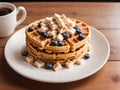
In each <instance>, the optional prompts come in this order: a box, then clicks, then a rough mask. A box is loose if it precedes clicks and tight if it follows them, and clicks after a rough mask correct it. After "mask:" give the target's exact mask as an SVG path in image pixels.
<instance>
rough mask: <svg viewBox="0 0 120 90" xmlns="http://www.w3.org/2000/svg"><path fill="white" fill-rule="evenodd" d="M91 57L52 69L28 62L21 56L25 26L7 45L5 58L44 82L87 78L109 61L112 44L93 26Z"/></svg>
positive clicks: (24, 73) (22, 70) (23, 72)
mask: <svg viewBox="0 0 120 90" xmlns="http://www.w3.org/2000/svg"><path fill="white" fill-rule="evenodd" d="M90 45H91V51H90V55H91V58H90V59H88V60H85V62H84V64H82V65H75V66H74V67H73V68H72V69H62V70H60V71H57V72H54V71H52V70H46V69H42V68H40V69H38V68H35V67H34V66H32V65H30V64H28V63H26V62H25V61H24V60H23V57H22V56H21V52H22V50H23V48H24V47H25V28H22V29H20V30H19V31H17V32H16V33H15V34H14V35H13V36H12V37H11V38H10V39H9V40H8V42H7V44H6V46H5V52H4V53H5V58H6V61H7V63H8V64H9V65H10V67H11V68H12V69H13V70H15V71H16V72H17V73H19V74H20V75H22V76H24V77H27V78H30V79H33V80H37V81H42V82H49V83H65V82H72V81H77V80H80V79H83V78H86V77H88V76H90V75H92V74H94V73H96V72H97V71H98V70H100V69H101V68H102V67H103V65H104V64H105V63H106V62H107V60H108V58H109V54H110V46H109V43H108V41H107V39H106V38H105V36H104V35H103V34H102V33H101V32H99V31H98V30H96V29H95V28H93V27H91V40H90Z"/></svg>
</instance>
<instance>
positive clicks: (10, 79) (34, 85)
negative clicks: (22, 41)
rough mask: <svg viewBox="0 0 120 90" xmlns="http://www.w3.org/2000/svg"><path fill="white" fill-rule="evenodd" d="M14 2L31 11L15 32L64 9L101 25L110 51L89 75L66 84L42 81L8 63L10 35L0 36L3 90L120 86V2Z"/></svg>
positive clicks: (110, 89)
mask: <svg viewBox="0 0 120 90" xmlns="http://www.w3.org/2000/svg"><path fill="white" fill-rule="evenodd" d="M13 4H15V5H16V6H20V5H21V6H24V7H25V8H26V10H27V14H28V15H27V18H26V20H25V21H24V22H23V23H22V24H21V25H19V26H18V27H17V28H16V30H15V32H16V31H17V30H19V29H20V28H22V27H24V26H26V25H28V24H29V23H31V22H33V21H35V20H38V19H41V18H45V17H47V16H52V15H53V14H54V13H59V14H62V13H64V14H66V15H67V16H68V17H71V18H77V19H81V20H83V21H84V22H86V23H87V24H89V25H92V26H93V27H95V28H97V29H99V30H100V31H101V32H102V33H103V34H104V35H105V36H106V37H107V39H108V41H109V43H110V48H111V52H110V57H109V60H108V62H107V63H106V64H105V66H104V67H103V68H102V69H100V71H98V72H97V73H95V74H94V75H92V76H90V77H88V78H86V79H83V80H79V81H76V82H71V83H64V84H50V83H42V82H37V81H33V80H30V79H27V78H25V77H22V76H21V75H19V74H17V73H16V72H15V71H13V70H12V69H11V68H10V67H9V65H8V64H7V63H6V60H5V57H4V48H5V44H6V42H7V40H8V39H9V38H10V36H8V37H5V38H0V90H38V89H39V90H120V3H84V2H82V3H81V2H76V3H74V2H71V3H70V2H63V3H60V2H56V3H53V2H51V3H49V2H15V3H13ZM20 14H21V13H20ZM18 17H20V15H18ZM100 47H101V46H100ZM101 49H102V48H101Z"/></svg>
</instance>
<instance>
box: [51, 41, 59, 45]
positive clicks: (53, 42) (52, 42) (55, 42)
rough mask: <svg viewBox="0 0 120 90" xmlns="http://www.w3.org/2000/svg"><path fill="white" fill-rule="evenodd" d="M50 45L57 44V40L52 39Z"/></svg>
mask: <svg viewBox="0 0 120 90" xmlns="http://www.w3.org/2000/svg"><path fill="white" fill-rule="evenodd" d="M50 45H51V46H57V45H58V41H56V40H52V41H51V44H50Z"/></svg>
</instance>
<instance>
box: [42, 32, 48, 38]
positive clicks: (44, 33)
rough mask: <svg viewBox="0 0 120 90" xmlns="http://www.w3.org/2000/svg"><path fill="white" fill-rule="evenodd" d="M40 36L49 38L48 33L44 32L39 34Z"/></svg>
mask: <svg viewBox="0 0 120 90" xmlns="http://www.w3.org/2000/svg"><path fill="white" fill-rule="evenodd" d="M40 34H41V35H42V36H43V37H44V38H49V35H48V33H46V32H40Z"/></svg>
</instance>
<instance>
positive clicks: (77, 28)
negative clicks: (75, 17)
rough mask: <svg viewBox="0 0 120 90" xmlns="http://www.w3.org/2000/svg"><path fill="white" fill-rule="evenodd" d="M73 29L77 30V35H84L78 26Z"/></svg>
mask: <svg viewBox="0 0 120 90" xmlns="http://www.w3.org/2000/svg"><path fill="white" fill-rule="evenodd" d="M73 28H74V29H75V30H76V33H78V34H80V33H82V30H81V29H80V28H79V27H78V26H75V27H73Z"/></svg>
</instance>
